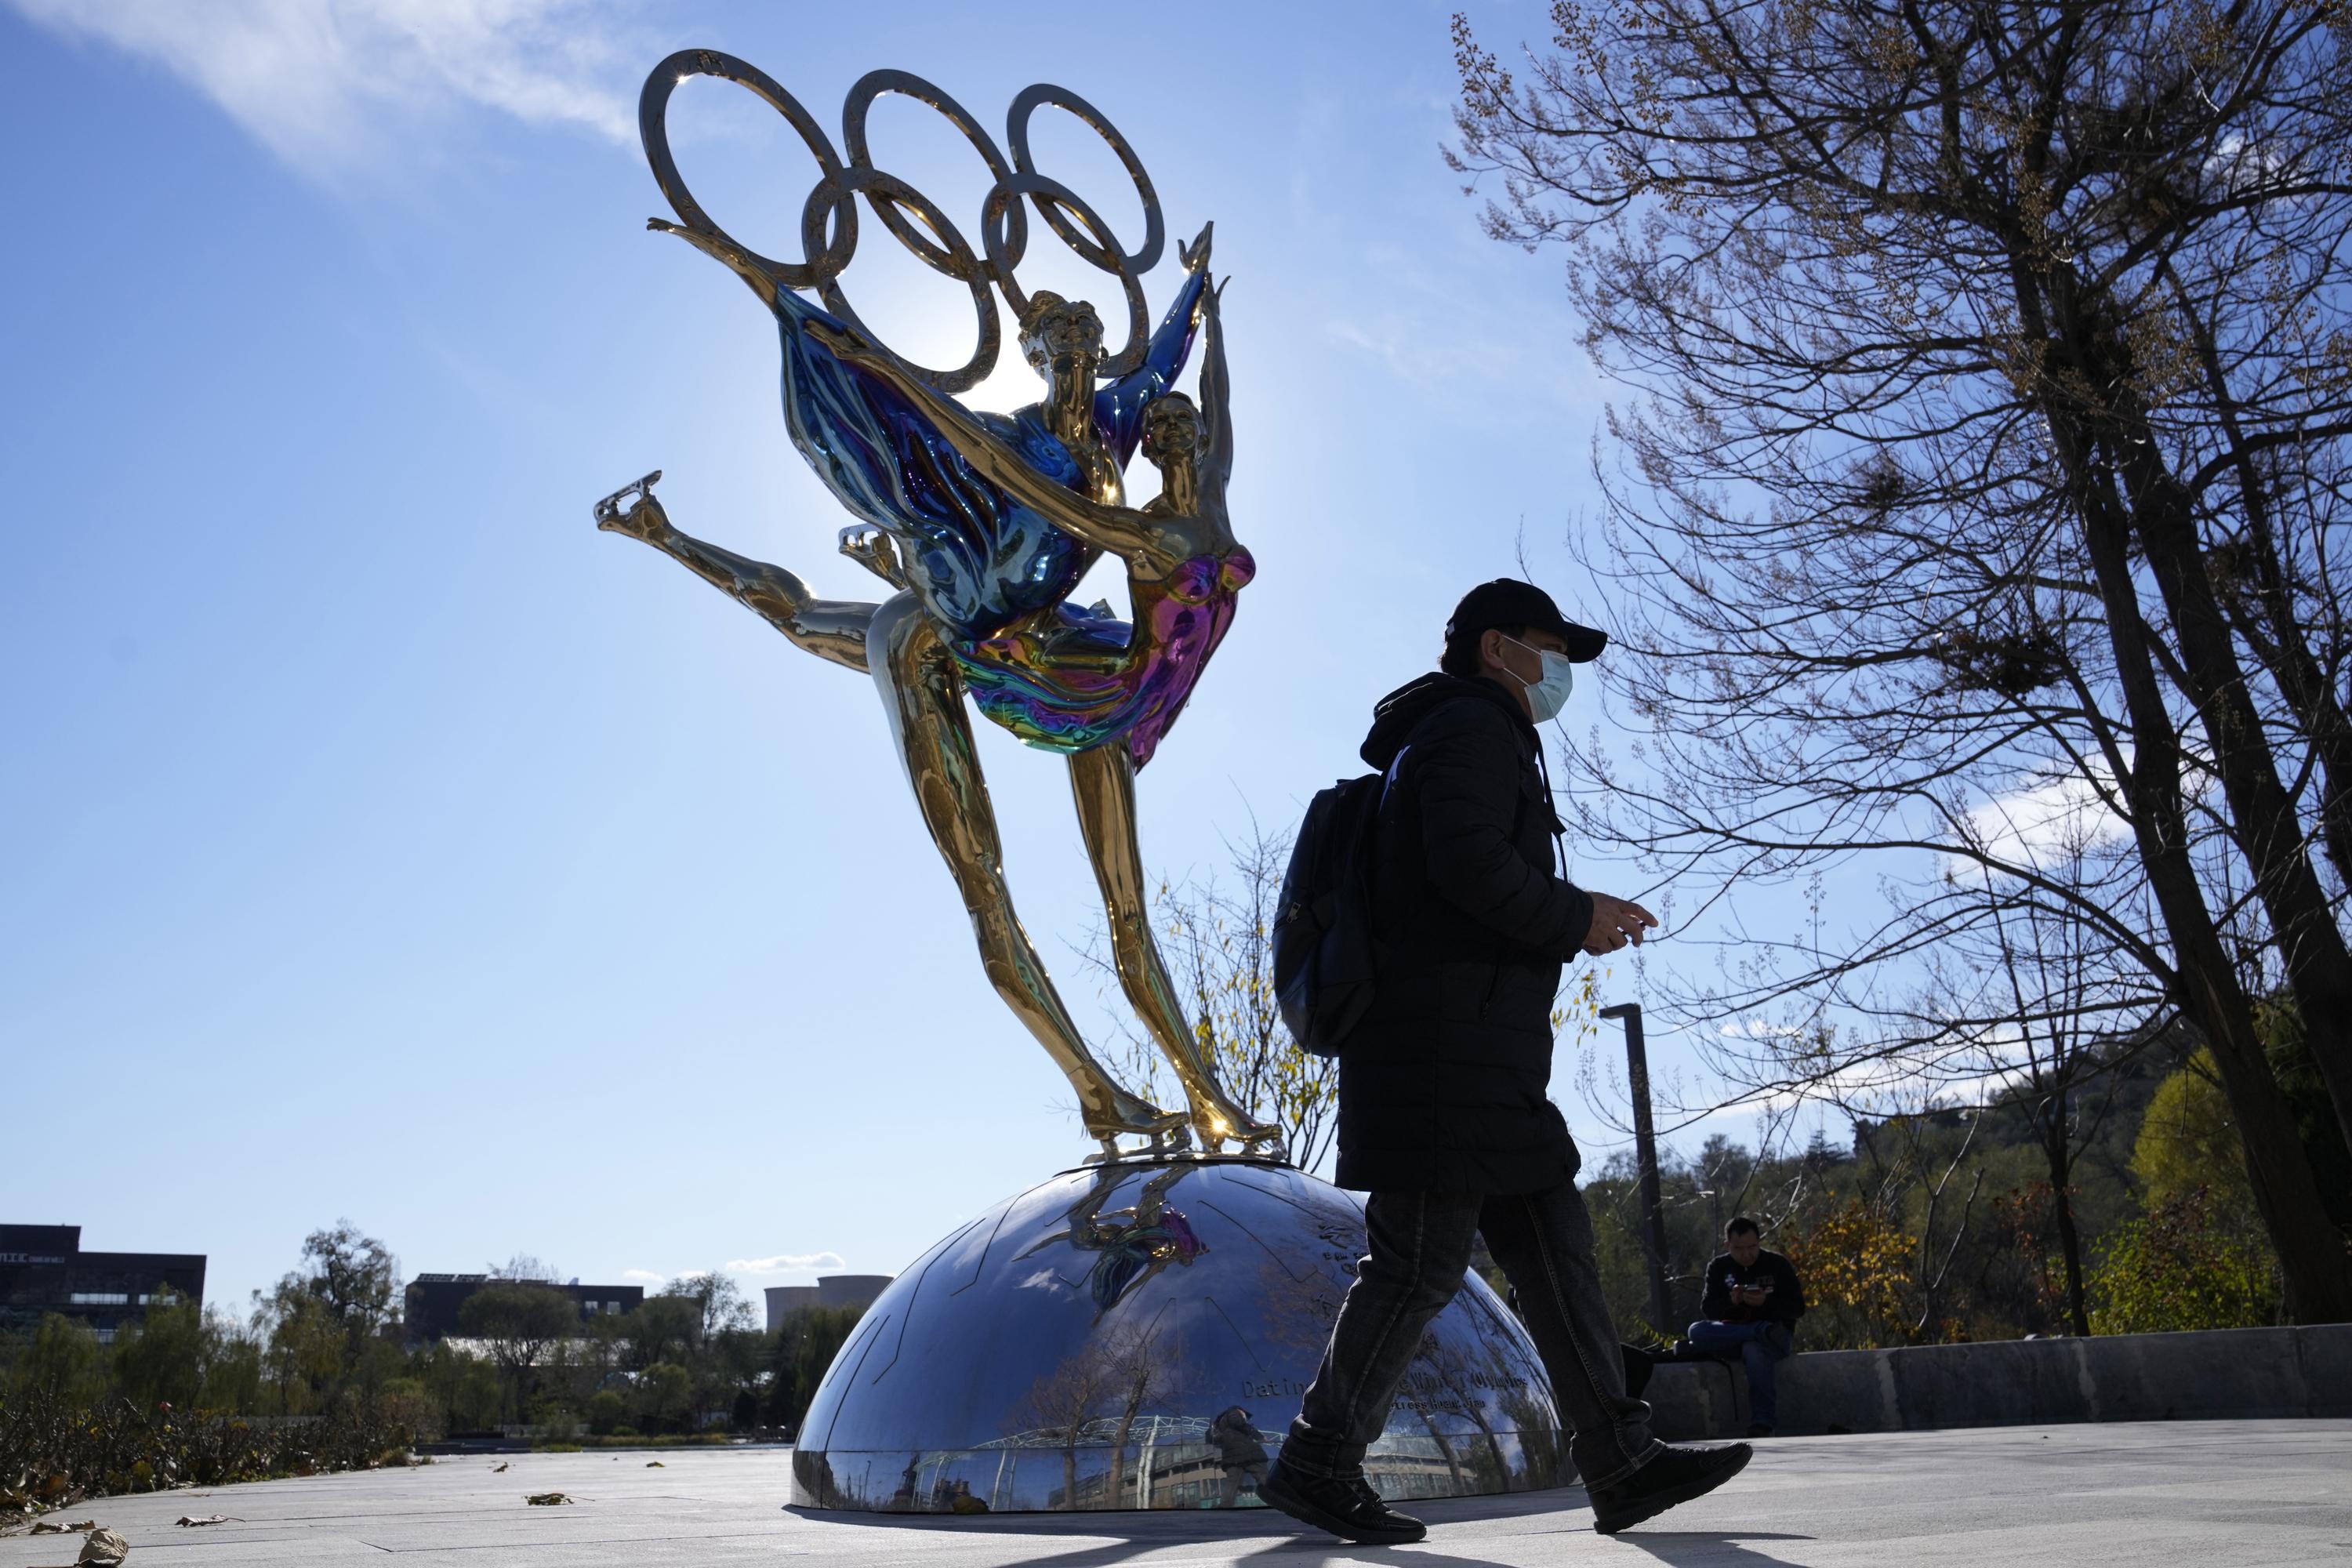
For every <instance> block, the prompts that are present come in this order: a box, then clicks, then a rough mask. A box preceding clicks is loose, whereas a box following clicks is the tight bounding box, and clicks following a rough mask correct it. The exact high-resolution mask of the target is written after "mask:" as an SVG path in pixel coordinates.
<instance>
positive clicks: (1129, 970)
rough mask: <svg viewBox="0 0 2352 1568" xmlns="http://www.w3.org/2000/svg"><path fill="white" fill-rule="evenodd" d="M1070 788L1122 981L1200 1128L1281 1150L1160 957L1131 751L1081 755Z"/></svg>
mask: <svg viewBox="0 0 2352 1568" xmlns="http://www.w3.org/2000/svg"><path fill="white" fill-rule="evenodd" d="M1070 793H1071V794H1072V795H1075V796H1076V798H1077V803H1078V828H1079V831H1080V832H1081V833H1083V834H1084V835H1085V836H1086V842H1087V859H1089V860H1091V861H1093V862H1094V868H1095V882H1096V885H1097V887H1099V888H1100V889H1102V898H1103V913H1104V915H1105V917H1106V918H1107V919H1108V921H1109V922H1110V942H1111V953H1112V956H1113V958H1114V960H1115V961H1116V963H1117V965H1118V983H1119V985H1120V987H1121V988H1122V989H1123V990H1125V991H1126V993H1127V999H1128V1001H1129V1004H1131V1005H1133V1006H1134V1008H1135V1011H1136V1015H1137V1016H1139V1017H1140V1018H1141V1019H1142V1020H1143V1026H1144V1027H1145V1028H1147V1029H1149V1030H1150V1031H1151V1037H1152V1039H1153V1040H1155V1041H1156V1042H1158V1044H1159V1046H1160V1054H1161V1055H1162V1056H1165V1057H1166V1058H1168V1065H1169V1066H1171V1067H1172V1068H1175V1069H1176V1078H1177V1080H1178V1081H1179V1082H1181V1084H1183V1086H1184V1097H1185V1099H1186V1100H1190V1101H1191V1102H1192V1125H1193V1129H1194V1131H1196V1132H1198V1133H1199V1135H1200V1137H1201V1140H1202V1143H1203V1144H1204V1145H1206V1146H1207V1147H1209V1148H1211V1149H1213V1148H1215V1147H1216V1146H1217V1145H1218V1143H1220V1142H1237V1143H1240V1144H1242V1145H1244V1147H1246V1146H1248V1145H1250V1144H1255V1143H1264V1144H1269V1145H1272V1146H1275V1147H1277V1148H1278V1147H1279V1146H1280V1144H1281V1141H1282V1130H1281V1129H1280V1128H1278V1127H1275V1126H1272V1125H1269V1124H1268V1123H1266V1122H1263V1121H1256V1120H1255V1119H1254V1118H1252V1117H1251V1116H1250V1115H1249V1114H1248V1113H1247V1112H1245V1111H1244V1110H1242V1108H1241V1107H1240V1106H1238V1105H1236V1104H1234V1101H1233V1100H1232V1099H1231V1098H1230V1097H1229V1096H1228V1095H1227V1094H1226V1093H1225V1091H1224V1089H1223V1086H1222V1085H1220V1084H1219V1083H1218V1082H1217V1073H1216V1068H1215V1067H1214V1065H1213V1063H1212V1062H1211V1061H1210V1059H1209V1056H1208V1052H1207V1051H1206V1050H1205V1049H1204V1048H1203V1047H1202V1041H1201V1038H1200V1037H1199V1036H1197V1035H1195V1034H1194V1033H1193V1032H1192V1026H1191V1025H1189V1024H1187V1023H1186V1022H1185V1021H1184V1008H1183V1005H1181V1003H1179V1002H1178V1001H1177V999H1176V986H1175V983H1174V982H1172V981H1171V980H1170V979H1169V977H1168V967H1167V965H1166V964H1164V963H1161V962H1160V944H1159V943H1158V942H1154V941H1153V940H1152V937H1151V910H1150V902H1149V900H1147V899H1146V897H1145V894H1144V880H1143V851H1142V849H1141V847H1139V844H1138V843H1137V841H1136V831H1135V764H1134V763H1133V762H1132V760H1130V759H1129V756H1128V754H1127V748H1126V747H1124V746H1122V745H1120V744H1118V742H1111V743H1110V744H1108V745H1104V746H1097V747H1095V748H1094V749H1093V750H1092V751H1087V752H1076V754H1074V755H1073V756H1072V757H1071V758H1070Z"/></svg>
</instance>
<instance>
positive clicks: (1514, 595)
mask: <svg viewBox="0 0 2352 1568" xmlns="http://www.w3.org/2000/svg"><path fill="white" fill-rule="evenodd" d="M1521 626H1526V627H1529V628H1531V629H1533V630H1536V631H1545V632H1550V633H1551V634H1552V635H1554V636H1555V637H1559V639H1560V641H1561V642H1562V643H1563V644H1565V645H1566V651H1567V654H1568V658H1569V662H1570V663H1571V664H1585V663H1589V662H1590V661H1591V660H1593V659H1596V658H1600V657H1601V649H1602V648H1604V647H1608V646H1609V634H1608V633H1607V632H1604V631H1596V630H1595V629H1594V628H1592V627H1591V626H1578V625H1577V624H1576V623H1575V622H1574V621H1571V620H1570V619H1569V618H1568V617H1567V616H1563V615H1561V614H1560V613H1559V605H1555V604H1553V603H1552V602H1551V595H1549V594H1547V593H1545V592H1544V591H1543V590H1542V589H1541V588H1538V587H1537V586H1536V585H1535V584H1533V583H1522V582H1520V581H1519V580H1518V579H1517V577H1497V578H1496V579H1495V580H1494V581H1493V582H1491V583H1481V584H1478V585H1477V586H1476V587H1475V588H1473V589H1471V590H1470V591H1469V592H1468V593H1466V594H1465V595H1462V602H1461V603H1460V604H1458V605H1454V615H1453V616H1452V618H1451V619H1449V620H1448V621H1447V622H1446V623H1445V646H1446V647H1456V646H1457V645H1459V644H1461V643H1464V642H1467V641H1469V640H1471V639H1473V638H1475V637H1482V636H1484V635H1485V634H1486V633H1487V632H1490V631H1493V630H1495V629H1496V628H1497V627H1500V628H1501V629H1502V630H1504V631H1516V630H1517V629H1518V628H1519V627H1521Z"/></svg>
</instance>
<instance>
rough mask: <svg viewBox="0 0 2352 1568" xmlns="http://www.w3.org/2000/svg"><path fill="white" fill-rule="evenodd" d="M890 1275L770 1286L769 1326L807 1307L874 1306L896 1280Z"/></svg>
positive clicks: (839, 1276)
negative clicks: (884, 1288) (883, 1292)
mask: <svg viewBox="0 0 2352 1568" xmlns="http://www.w3.org/2000/svg"><path fill="white" fill-rule="evenodd" d="M895 1278H896V1276H895V1275H889V1274H827V1275H824V1276H823V1277H822V1278H820V1279H818V1280H817V1282H816V1283H815V1284H814V1285H771V1286H769V1287H768V1327H770V1328H774V1327H775V1326H776V1325H777V1324H778V1323H781V1322H782V1321H783V1320H784V1314H785V1313H787V1312H793V1311H798V1310H800V1309H801V1308H803V1307H856V1308H859V1309H864V1308H866V1307H870V1306H872V1305H873V1304H874V1298H875V1297H877V1296H879V1295H880V1294H882V1288H883V1287H884V1286H886V1285H887V1284H889V1283H890V1281H891V1280H892V1279H895Z"/></svg>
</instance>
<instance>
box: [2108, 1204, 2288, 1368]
mask: <svg viewBox="0 0 2352 1568" xmlns="http://www.w3.org/2000/svg"><path fill="white" fill-rule="evenodd" d="M2212 1210H2213V1202H2212V1198H2211V1195H2210V1194H2209V1193H2208V1192H2207V1191H2206V1189H2204V1188H2202V1187H2200V1188H2198V1189H2197V1190H2195V1191H2194V1192H2192V1193H2189V1194H2188V1195H2186V1196H2184V1197H2180V1198H2177V1199H2175V1200H2173V1201H2172V1202H2170V1203H2165V1204H2159V1205H2157V1206H2156V1207H2155V1208H2153V1209H2151V1210H2149V1211H2148V1212H2147V1214H2145V1215H2141V1216H2140V1217H2139V1218H2138V1219H2135V1220H2126V1221H2125V1222H2124V1223H2123V1224H2122V1225H2119V1226H2116V1228H2115V1229H2114V1230H2112V1231H2110V1232H2108V1233H2107V1236H2106V1237H2105V1241H2104V1243H2103V1244H2102V1246H2101V1247H2100V1250H2099V1256H2098V1260H2097V1262H2096V1263H2095V1264H2094V1265H2093V1267H2092V1269H2091V1278H2090V1280H2089V1282H2088V1288H2087V1289H2086V1290H2085V1292H2084V1294H2085V1295H2087V1296H2088V1297H2089V1299H2090V1318H2091V1331H2092V1332H2093V1333H2095V1334H2147V1333H2168V1332H2174V1331H2179V1330H2184V1329H2243V1328H2255V1327H2259V1326H2261V1325H2263V1324H2265V1323H2274V1322H2277V1321H2279V1309H2280V1289H2279V1279H2278V1265H2277V1262H2276V1260H2275V1259H2274V1258H2272V1257H2271V1255H2270V1253H2269V1251H2268V1249H2266V1248H2265V1247H2263V1246H2262V1245H2261V1244H2260V1243H2258V1242H2256V1241H2254V1240H2252V1239H2251V1238H2249V1237H2243V1236H2236V1235H2231V1234H2230V1233H2229V1232H2228V1231H2226V1230H2224V1229H2223V1228H2222V1227H2221V1226H2218V1225H2216V1224H2215V1223H2214V1215H2213V1212H2212Z"/></svg>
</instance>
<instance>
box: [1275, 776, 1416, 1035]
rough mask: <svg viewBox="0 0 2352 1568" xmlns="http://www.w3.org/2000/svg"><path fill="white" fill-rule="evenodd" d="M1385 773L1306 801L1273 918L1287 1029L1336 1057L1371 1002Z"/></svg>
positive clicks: (1279, 1000) (1278, 991)
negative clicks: (1374, 868)
mask: <svg viewBox="0 0 2352 1568" xmlns="http://www.w3.org/2000/svg"><path fill="white" fill-rule="evenodd" d="M1387 782H1388V781H1387V779H1386V777H1385V776H1384V775H1382V774H1380V773H1366V774H1364V775H1363V776H1362V777H1361V778H1352V779H1341V780H1340V781H1339V783H1338V784H1333V785H1332V786H1331V787H1330V788H1329V789H1327V790H1325V791H1323V792H1322V793H1321V794H1319V795H1317V796H1316V797H1315V798H1314V800H1312V801H1311V802H1309V803H1308V804H1307V816H1306V817H1305V818H1304V819H1303V820H1302V821H1300V823H1299V825H1298V837H1297V841H1296V842H1295V843H1294V844H1293V845H1292V846H1291V849H1290V867H1289V869H1288V870H1286V872H1284V873H1283V878H1282V902H1281V905H1280V912H1279V913H1277V914H1276V916H1275V920H1274V992H1275V1000H1276V1005H1279V1006H1280V1007H1281V1009H1282V1021H1283V1023H1284V1025H1285V1026H1287V1027H1288V1028H1289V1030H1290V1037H1291V1038H1292V1039H1294V1040H1297V1042H1298V1043H1299V1045H1300V1046H1301V1047H1305V1048H1306V1049H1307V1050H1309V1051H1312V1052H1314V1053H1315V1054H1316V1055H1317V1056H1318V1057H1336V1056H1338V1055H1339V1047H1340V1046H1341V1045H1342V1044H1343V1043H1344V1042H1345V1041H1346V1039H1347V1037H1348V1035H1349V1031H1351V1030H1353V1029H1354V1028H1355V1026H1357V1025H1358V1024H1359V1023H1360V1022H1362V1021H1363V1016H1364V1014H1365V1012H1366V1010H1367V1009H1369V1008H1370V1006H1371V1005H1372V982H1373V978H1374V976H1375V973H1377V969H1378V963H1379V958H1378V952H1377V944H1376V943H1375V942H1374V941H1373V939H1372V900H1371V888H1370V859H1371V849H1372V826H1373V824H1374V823H1375V822H1376V821H1378V820H1379V817H1380V814H1381V795H1382V794H1383V793H1384V790H1385V786H1386V784H1387Z"/></svg>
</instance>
